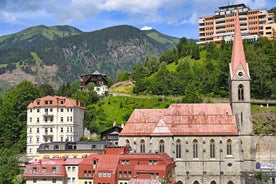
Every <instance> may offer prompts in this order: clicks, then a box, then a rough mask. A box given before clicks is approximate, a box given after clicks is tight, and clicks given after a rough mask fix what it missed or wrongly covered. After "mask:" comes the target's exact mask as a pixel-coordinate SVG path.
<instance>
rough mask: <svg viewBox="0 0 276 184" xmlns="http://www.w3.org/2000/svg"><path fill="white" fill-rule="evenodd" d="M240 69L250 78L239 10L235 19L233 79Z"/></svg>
mask: <svg viewBox="0 0 276 184" xmlns="http://www.w3.org/2000/svg"><path fill="white" fill-rule="evenodd" d="M240 67H242V69H243V71H244V72H245V73H246V74H247V76H249V70H248V68H247V63H246V59H245V54H244V49H243V42H242V36H241V29H240V22H239V11H238V9H237V11H236V18H235V32H234V42H233V48H232V57H231V78H232V77H233V76H234V75H235V73H236V72H237V70H238V69H239V68H240Z"/></svg>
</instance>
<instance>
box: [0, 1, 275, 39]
mask: <svg viewBox="0 0 276 184" xmlns="http://www.w3.org/2000/svg"><path fill="white" fill-rule="evenodd" d="M229 3H230V4H234V3H244V4H246V5H247V6H249V7H250V8H251V9H268V10H269V9H271V8H272V7H275V6H276V0H0V36H1V35H7V34H12V33H16V32H18V31H21V30H23V29H25V28H28V27H31V26H36V25H46V26H53V25H71V26H74V27H76V28H78V29H80V30H82V31H85V32H89V31H94V30H99V29H103V28H106V27H110V26H115V25H126V24H127V25H132V26H134V27H137V28H139V29H140V28H143V27H144V28H154V29H156V30H158V31H159V32H161V33H164V34H167V35H170V36H175V37H179V38H181V37H187V38H194V39H197V38H198V18H199V17H203V16H205V15H213V13H214V11H216V10H217V9H218V7H219V6H225V5H228V4H229Z"/></svg>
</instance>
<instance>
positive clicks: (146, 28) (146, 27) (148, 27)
mask: <svg viewBox="0 0 276 184" xmlns="http://www.w3.org/2000/svg"><path fill="white" fill-rule="evenodd" d="M141 30H152V27H150V26H144V27H142V28H141Z"/></svg>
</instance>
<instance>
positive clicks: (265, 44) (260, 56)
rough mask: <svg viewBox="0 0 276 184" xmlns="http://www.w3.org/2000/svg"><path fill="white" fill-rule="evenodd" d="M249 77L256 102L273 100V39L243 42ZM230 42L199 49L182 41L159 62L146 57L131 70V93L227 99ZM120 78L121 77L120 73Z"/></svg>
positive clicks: (275, 65) (275, 44) (275, 45)
mask: <svg viewBox="0 0 276 184" xmlns="http://www.w3.org/2000/svg"><path fill="white" fill-rule="evenodd" d="M244 49H245V55H246V59H247V62H248V65H249V69H250V75H251V95H252V98H256V99H276V52H275V50H276V39H275V40H271V41H270V40H267V39H266V38H260V39H258V41H256V42H248V41H247V42H246V41H245V43H244ZM231 51H232V44H231V43H228V44H226V43H222V44H221V45H214V44H212V43H209V44H205V45H204V46H203V47H200V46H198V45H196V44H195V42H194V41H188V40H187V39H186V38H182V39H181V40H180V42H179V44H178V45H177V47H176V48H174V49H171V50H169V51H168V52H166V53H164V54H163V55H162V56H161V57H160V59H157V58H149V59H147V60H146V61H145V62H144V63H143V64H138V65H136V66H135V67H134V68H133V71H132V79H133V80H135V81H136V84H135V87H134V93H136V94H152V95H174V96H183V95H184V96H186V97H187V98H186V100H185V102H189V98H188V96H193V97H194V99H190V100H191V101H194V100H196V99H197V100H198V101H201V100H200V99H201V97H202V96H205V97H208V96H209V97H227V96H228V73H229V66H228V65H229V63H230V62H231ZM120 75H122V74H120Z"/></svg>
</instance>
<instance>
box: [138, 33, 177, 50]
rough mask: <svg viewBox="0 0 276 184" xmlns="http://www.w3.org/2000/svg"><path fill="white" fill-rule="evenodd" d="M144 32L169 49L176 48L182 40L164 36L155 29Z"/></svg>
mask: <svg viewBox="0 0 276 184" xmlns="http://www.w3.org/2000/svg"><path fill="white" fill-rule="evenodd" d="M143 31H144V33H145V34H146V35H147V36H148V37H151V38H152V39H154V40H156V41H157V42H159V43H161V44H163V45H165V46H167V48H168V49H171V48H173V47H175V46H176V45H177V44H178V42H179V40H180V39H179V38H176V37H172V36H168V35H165V34H162V33H160V32H158V31H157V30H155V29H151V30H143Z"/></svg>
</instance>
